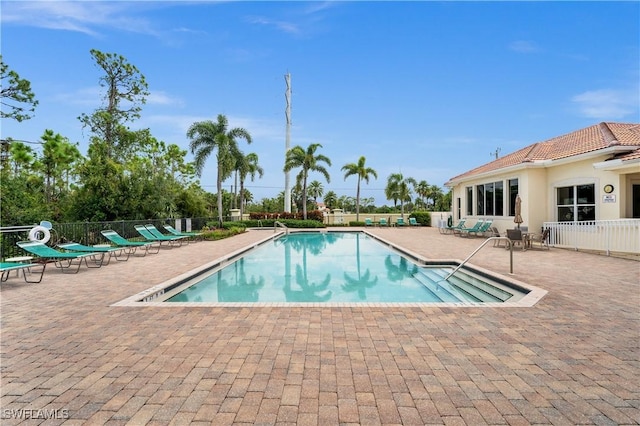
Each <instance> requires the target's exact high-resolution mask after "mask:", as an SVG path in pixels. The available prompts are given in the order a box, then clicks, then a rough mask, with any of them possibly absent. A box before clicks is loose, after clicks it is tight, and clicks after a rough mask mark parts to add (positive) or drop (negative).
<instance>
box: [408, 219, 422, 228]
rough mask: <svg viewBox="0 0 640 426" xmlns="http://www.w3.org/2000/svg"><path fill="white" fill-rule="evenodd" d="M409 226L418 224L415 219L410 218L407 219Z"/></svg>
mask: <svg viewBox="0 0 640 426" xmlns="http://www.w3.org/2000/svg"><path fill="white" fill-rule="evenodd" d="M409 226H420V224H419V223H418V221H417V220H416V218H415V217H410V218H409Z"/></svg>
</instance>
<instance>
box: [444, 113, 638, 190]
mask: <svg viewBox="0 0 640 426" xmlns="http://www.w3.org/2000/svg"><path fill="white" fill-rule="evenodd" d="M613 146H629V147H640V124H637V123H599V124H595V125H593V126H589V127H585V128H584V129H580V130H576V131H575V132H571V133H568V134H566V135H562V136H557V137H555V138H552V139H549V140H547V141H544V142H537V143H534V144H532V145H529V146H526V147H524V148H522V149H520V150H518V151H515V152H513V153H511V154H508V155H505V156H504V157H501V158H498V159H496V160H494V161H492V162H490V163H486V164H483V165H482V166H479V167H476V168H475V169H472V170H469V171H467V172H465V173H462V174H460V175H458V176H455V177H453V178H451V179H450V181H453V180H457V179H460V178H463V177H465V178H466V177H470V176H473V175H477V174H481V173H487V172H491V171H494V170H500V169H504V168H506V167H510V166H517V165H519V164H526V163H529V162H533V161H536V160H559V159H561V158H567V157H572V156H575V155H580V154H585V153H588V152H593V151H597V150H600V149H604V148H609V147H613ZM616 158H617V159H623V160H630V159H635V158H640V148H637V149H636V150H634V151H631V152H628V153H622V154H620V156H618V157H616Z"/></svg>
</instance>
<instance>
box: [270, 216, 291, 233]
mask: <svg viewBox="0 0 640 426" xmlns="http://www.w3.org/2000/svg"><path fill="white" fill-rule="evenodd" d="M278 226H279V227H281V228H283V229H284V232H285V234H287V235H289V228H287V225H285V224H284V223H282V222H278V221H277V220H276V221H275V222H273V232H276V231H277V230H278Z"/></svg>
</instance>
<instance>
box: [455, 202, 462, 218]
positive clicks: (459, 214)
mask: <svg viewBox="0 0 640 426" xmlns="http://www.w3.org/2000/svg"><path fill="white" fill-rule="evenodd" d="M456 200H457V204H458V209H457V210H458V211H457V212H456V213H457V214H458V219H460V218H461V217H462V216H461V214H462V200H461V199H460V197H458V198H457V199H456Z"/></svg>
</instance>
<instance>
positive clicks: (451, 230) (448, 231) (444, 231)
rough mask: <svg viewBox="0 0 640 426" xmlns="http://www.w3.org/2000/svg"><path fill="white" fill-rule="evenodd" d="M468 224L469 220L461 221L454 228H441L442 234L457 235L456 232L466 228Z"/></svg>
mask: <svg viewBox="0 0 640 426" xmlns="http://www.w3.org/2000/svg"><path fill="white" fill-rule="evenodd" d="M466 222H467V219H460V222H458V224H457V225H454V226H445V227H444V228H440V233H441V234H451V233H455V231H456V230H459V229H461V228H464V224H465V223H466Z"/></svg>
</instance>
